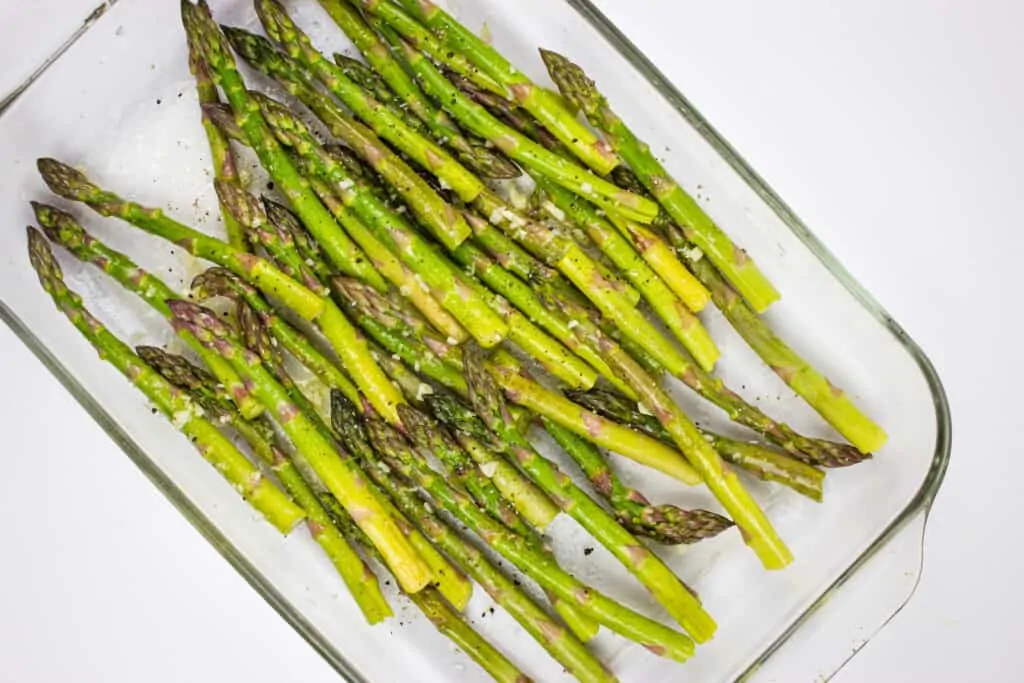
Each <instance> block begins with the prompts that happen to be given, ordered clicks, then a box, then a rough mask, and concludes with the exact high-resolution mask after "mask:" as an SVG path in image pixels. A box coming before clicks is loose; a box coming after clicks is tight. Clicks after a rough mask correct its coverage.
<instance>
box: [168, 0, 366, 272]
mask: <svg viewBox="0 0 1024 683" xmlns="http://www.w3.org/2000/svg"><path fill="white" fill-rule="evenodd" d="M181 7H182V18H183V21H184V23H185V28H186V32H187V33H188V34H189V35H191V39H192V40H193V41H194V43H195V44H196V45H197V46H199V47H200V48H201V50H202V54H203V57H204V58H205V60H206V63H207V64H208V65H209V67H210V72H211V75H212V76H213V80H214V82H215V83H216V84H217V85H219V86H220V88H221V90H223V92H224V96H225V97H226V98H227V101H228V104H230V105H231V109H232V110H233V111H234V112H235V115H236V117H237V122H238V127H239V128H241V129H242V131H243V132H244V133H245V136H246V138H247V139H248V140H249V144H250V145H251V146H252V148H253V150H254V151H255V152H256V155H257V156H258V157H259V159H260V163H261V164H262V165H263V167H264V168H265V169H267V172H268V173H269V174H270V176H271V178H273V180H274V182H275V183H276V184H277V186H278V187H280V188H281V191H282V192H283V193H284V194H285V195H287V196H288V201H289V202H290V203H291V205H292V206H293V207H294V209H295V211H296V213H298V214H299V217H300V218H302V222H303V223H304V224H305V225H306V227H307V228H309V231H310V232H312V233H313V235H314V236H315V237H316V238H317V241H319V242H320V244H321V245H322V246H323V248H324V251H325V252H326V253H327V255H328V257H329V258H330V259H331V262H332V263H334V265H335V266H337V268H338V269H339V270H341V271H342V272H344V273H346V274H348V275H351V276H353V277H359V278H362V279H365V280H366V281H367V282H370V283H372V284H373V285H374V286H375V287H378V288H382V289H383V288H384V287H385V284H384V280H383V279H382V278H381V276H380V275H379V274H378V273H377V272H376V271H375V270H374V269H373V267H372V266H371V265H370V263H369V261H367V259H366V256H365V254H363V253H362V251H361V250H360V249H359V248H358V247H357V246H356V245H355V244H353V242H352V240H350V239H349V238H348V236H347V235H345V233H344V232H343V231H342V230H340V229H339V228H338V225H337V224H336V223H335V222H334V218H332V217H331V215H330V214H329V213H328V212H327V210H326V209H324V207H323V205H322V204H320V202H319V200H317V198H316V195H314V194H313V193H312V192H311V191H310V189H309V188H308V187H306V186H305V184H304V183H303V182H302V178H301V177H300V176H299V174H298V171H296V170H295V167H294V166H292V164H291V162H289V161H288V158H287V156H286V155H285V154H284V151H283V150H282V149H281V148H280V146H279V145H278V144H277V141H276V139H275V138H274V136H273V135H272V134H271V133H270V131H269V130H268V128H267V125H266V122H264V121H263V118H262V116H260V112H259V107H258V106H257V104H256V103H255V102H254V101H253V99H252V98H251V97H250V96H249V94H248V91H247V90H246V88H245V83H244V81H243V80H242V77H241V75H240V74H239V73H238V70H237V69H236V67H235V60H234V57H232V56H231V53H230V51H229V50H228V48H227V45H226V41H225V39H224V35H223V34H222V33H221V32H220V29H219V28H218V27H217V24H216V23H214V22H213V20H212V18H211V17H210V16H209V13H208V10H206V11H204V10H203V8H205V1H204V2H201V3H200V4H199V5H198V6H196V5H191V4H189V3H187V2H185V3H182V6H181Z"/></svg>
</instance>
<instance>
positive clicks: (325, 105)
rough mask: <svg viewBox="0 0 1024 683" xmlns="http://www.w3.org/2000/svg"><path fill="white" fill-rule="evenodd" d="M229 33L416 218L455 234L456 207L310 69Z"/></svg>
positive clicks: (265, 44) (258, 40)
mask: <svg viewBox="0 0 1024 683" xmlns="http://www.w3.org/2000/svg"><path fill="white" fill-rule="evenodd" d="M224 31H225V33H226V35H227V36H228V40H230V41H231V45H232V47H233V48H234V49H235V51H236V52H238V54H239V55H240V56H241V57H242V58H243V59H244V60H245V61H246V62H248V63H249V65H250V66H252V67H253V68H255V69H257V70H259V71H261V72H262V73H264V74H266V75H267V76H270V77H271V78H273V79H274V80H275V81H277V82H278V83H279V84H280V85H281V86H282V87H283V88H284V89H285V90H287V91H288V92H289V93H290V94H291V95H293V96H294V97H296V98H297V99H298V100H299V101H301V102H302V103H303V104H305V105H306V106H307V107H309V108H310V109H311V110H312V111H313V113H315V114H316V116H317V118H319V119H320V120H321V121H322V122H323V123H324V125H325V126H327V128H328V129H329V130H330V132H331V135H333V136H334V137H336V138H338V139H339V140H341V141H343V142H344V143H345V144H347V145H348V146H349V147H350V148H351V149H352V150H353V151H354V152H355V153H356V154H358V155H359V156H360V157H361V158H362V159H363V160H364V161H365V162H366V163H367V164H369V165H370V166H371V167H372V168H373V169H374V170H375V171H377V172H378V173H380V174H381V176H382V177H384V178H385V179H386V180H387V182H388V183H389V185H390V186H391V187H393V188H395V190H396V191H398V193H399V194H401V195H402V198H403V199H405V201H406V202H407V203H408V204H409V207H410V208H412V210H413V212H414V213H415V214H416V217H417V218H418V219H419V220H420V222H422V223H423V224H424V225H426V226H428V228H429V229H430V230H431V232H433V233H434V234H439V235H444V234H448V233H450V232H451V231H452V227H451V226H452V225H453V222H454V218H453V217H452V216H451V215H450V214H451V207H449V206H448V204H447V203H445V202H444V200H442V199H441V198H440V197H439V196H438V195H437V193H436V192H434V191H433V189H431V187H430V185H429V184H428V183H427V182H426V181H424V180H423V178H421V177H420V176H419V175H418V174H417V173H416V172H415V171H413V170H412V168H410V167H409V166H408V164H406V163H405V162H404V161H403V160H402V159H401V158H400V157H399V156H398V155H397V154H395V153H394V152H392V151H391V149H390V148H389V147H388V146H387V145H385V144H384V143H383V142H381V140H380V139H379V138H378V137H377V136H376V135H374V133H373V131H371V130H370V129H369V128H367V127H365V126H364V125H362V124H361V123H359V122H357V121H355V120H353V119H352V118H351V117H349V116H348V115H347V114H345V113H344V111H343V110H342V109H341V107H340V106H339V105H338V104H337V103H336V102H335V101H334V100H333V99H331V98H330V97H329V96H328V95H326V94H324V93H323V92H321V91H320V90H319V89H318V87H317V85H316V83H315V81H314V80H313V77H312V76H311V75H310V74H309V72H308V71H307V70H306V69H305V67H304V66H302V65H301V64H299V63H298V62H297V61H296V60H294V59H292V58H290V57H289V56H288V55H285V54H284V53H282V52H279V51H278V50H277V48H275V47H274V45H273V44H272V43H271V42H270V41H269V40H267V39H266V38H264V37H262V36H258V35H255V34H252V33H249V32H248V31H244V30H242V29H239V28H231V27H225V28H224ZM454 236H456V235H455V234H453V237H454Z"/></svg>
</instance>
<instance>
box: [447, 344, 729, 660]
mask: <svg viewBox="0 0 1024 683" xmlns="http://www.w3.org/2000/svg"><path fill="white" fill-rule="evenodd" d="M480 354H481V352H480V351H479V350H477V349H475V348H474V349H469V350H467V351H466V352H464V354H463V356H464V358H465V374H466V381H467V382H468V383H469V395H470V400H471V402H472V403H473V408H474V410H475V411H476V413H477V414H478V415H479V416H480V418H481V419H482V420H483V422H484V423H485V424H486V425H487V427H488V428H489V429H490V430H491V431H492V432H494V433H495V434H496V435H497V436H498V437H499V438H501V439H502V440H504V441H506V442H508V444H509V446H510V448H511V450H512V453H513V454H514V457H515V462H516V463H517V464H518V465H519V467H520V469H522V470H523V471H524V472H526V473H527V474H529V475H530V478H531V479H533V481H534V482H535V483H536V484H537V485H538V486H540V487H541V488H542V489H543V490H544V491H545V492H546V493H547V494H548V495H549V496H551V498H552V500H554V501H555V503H556V504H557V505H558V506H559V507H560V508H562V510H563V511H564V512H565V513H566V514H568V515H570V516H571V517H572V518H573V519H575V520H576V521H577V522H578V523H579V524H580V526H582V527H583V528H584V529H586V530H587V531H588V532H589V533H590V534H591V535H592V536H593V537H594V538H596V539H597V540H598V541H600V542H601V544H602V545H604V546H605V547H606V548H608V550H609V551H610V552H611V553H612V554H613V555H614V556H615V557H616V558H617V559H618V560H619V561H620V562H621V563H622V564H623V565H624V566H625V567H626V568H627V569H628V570H629V571H630V572H631V573H632V574H633V575H634V576H636V578H637V579H638V580H639V581H640V583H642V584H643V585H644V587H645V588H647V590H648V591H650V593H651V595H653V596H654V598H655V599H656V600H658V602H659V603H660V604H661V605H662V606H663V607H665V609H666V610H667V611H668V613H669V614H670V615H672V618H673V619H675V620H676V621H677V622H678V623H679V624H680V625H681V626H682V627H683V628H685V629H686V631H687V632H688V633H689V634H690V635H691V636H692V637H693V638H694V640H696V641H697V642H701V643H703V642H705V641H707V640H709V639H710V638H711V637H712V636H713V635H714V632H715V629H716V625H715V622H714V620H713V619H712V618H711V616H710V615H708V613H707V612H705V611H704V609H703V608H702V607H701V605H700V602H699V601H698V600H697V599H696V597H694V595H693V594H692V593H690V592H689V591H688V590H687V589H686V587H685V586H684V585H683V583H682V582H681V581H680V580H679V579H678V577H676V575H675V574H673V573H672V571H671V570H670V569H669V568H668V567H667V566H666V565H665V563H664V562H662V561H661V559H660V558H658V556H657V555H654V554H653V553H651V552H650V551H649V550H647V549H646V548H645V547H644V546H643V545H642V544H641V543H640V542H639V541H638V540H637V539H636V537H635V536H633V535H632V534H631V533H629V532H628V531H626V530H625V529H624V528H622V526H621V525H620V524H619V523H618V522H617V521H615V518H614V517H612V516H611V515H610V514H608V513H607V512H606V511H605V510H604V508H602V507H601V506H600V505H598V504H597V503H596V502H594V501H593V500H592V499H591V498H590V497H589V496H588V495H587V494H586V493H585V492H584V491H583V490H582V489H580V488H579V487H578V486H576V484H574V483H573V481H572V480H571V479H570V478H569V477H567V476H566V475H565V474H564V473H562V472H561V471H560V470H559V469H558V466H557V465H555V464H554V463H552V462H551V461H550V460H548V459H546V458H544V457H543V456H542V455H541V454H540V453H538V452H537V451H536V449H534V448H533V446H532V445H531V444H530V442H529V441H528V440H527V439H526V438H525V437H524V436H523V435H522V434H521V433H520V432H519V431H518V429H516V426H515V423H514V422H513V420H512V416H511V413H510V412H509V411H508V406H507V405H506V403H505V399H504V396H503V395H502V389H501V387H500V386H499V383H498V381H497V379H496V377H495V375H493V374H491V371H490V369H488V367H485V361H484V359H483V358H482V357H481V355H480ZM595 616H596V615H595Z"/></svg>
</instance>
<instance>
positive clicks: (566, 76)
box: [540, 48, 600, 111]
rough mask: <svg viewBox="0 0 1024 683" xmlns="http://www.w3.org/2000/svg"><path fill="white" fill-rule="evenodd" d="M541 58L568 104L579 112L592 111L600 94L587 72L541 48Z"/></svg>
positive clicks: (554, 53) (560, 56)
mask: <svg viewBox="0 0 1024 683" xmlns="http://www.w3.org/2000/svg"><path fill="white" fill-rule="evenodd" d="M540 57H541V59H542V60H543V61H544V66H545V67H547V70H548V73H549V74H550V75H551V80H553V81H554V82H555V85H557V86H558V89H559V91H561V93H562V95H563V97H564V98H565V100H566V102H567V103H568V104H569V105H570V106H571V107H572V108H573V109H575V110H577V111H578V110H580V109H583V110H585V111H592V110H593V109H594V105H595V104H596V103H597V102H598V101H599V99H600V94H599V93H598V91H597V86H596V85H595V83H594V81H593V80H591V79H590V77H589V76H587V74H586V72H584V71H583V69H581V68H580V67H579V66H578V65H577V64H575V63H574V62H572V61H570V60H569V59H567V58H566V57H563V56H562V55H560V54H558V53H557V52H553V51H551V50H545V49H544V48H541V50H540Z"/></svg>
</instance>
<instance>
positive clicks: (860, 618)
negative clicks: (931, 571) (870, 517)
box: [742, 506, 929, 683]
mask: <svg viewBox="0 0 1024 683" xmlns="http://www.w3.org/2000/svg"><path fill="white" fill-rule="evenodd" d="M928 510H929V508H928V507H927V506H926V507H924V508H922V509H921V510H919V511H918V512H917V514H916V515H914V516H913V517H912V518H911V519H909V520H908V521H907V522H906V523H905V524H904V525H903V527H902V528H901V529H899V530H898V531H896V533H895V534H894V535H893V537H892V538H891V539H890V540H889V542H888V543H886V544H884V545H883V546H882V547H881V548H879V550H878V551H877V552H876V553H874V554H873V555H871V556H870V557H868V558H866V559H864V560H863V561H862V562H861V563H860V566H859V567H857V566H856V565H855V566H854V567H852V568H851V570H850V571H849V572H848V575H847V578H846V580H845V581H844V582H842V583H841V585H839V586H838V587H836V588H834V589H833V590H832V591H831V592H830V593H829V594H827V595H825V596H823V597H822V598H821V600H820V601H819V603H818V604H817V606H816V607H815V609H813V610H812V611H811V612H810V614H809V615H808V616H807V618H806V619H804V620H802V623H799V624H796V625H794V627H793V629H792V630H793V633H792V634H791V635H790V637H789V638H788V639H787V640H785V641H784V642H782V644H781V645H780V646H779V648H778V650H776V651H775V652H774V653H773V654H771V655H770V656H769V657H767V659H766V660H765V661H763V663H762V664H761V665H759V666H756V667H754V668H752V669H751V670H750V671H748V672H747V674H746V675H745V676H744V677H743V679H742V680H744V681H747V682H749V683H758V682H759V681H814V682H815V683H818V682H822V681H827V680H829V679H830V678H832V676H834V675H835V674H836V673H838V671H839V670H840V669H842V668H843V666H845V665H846V663H847V662H849V661H850V660H851V659H853V657H854V656H855V655H856V654H857V653H858V652H860V650H861V648H863V647H864V646H865V645H866V644H867V643H868V642H869V641H870V640H871V639H872V638H873V637H874V636H875V635H877V634H878V633H879V632H880V631H881V630H882V629H883V628H884V627H885V626H886V625H887V624H888V623H889V622H890V621H891V620H892V619H893V617H895V616H896V615H897V614H898V613H899V612H900V611H901V610H902V609H903V607H904V606H905V605H906V604H907V602H908V601H909V600H910V598H911V597H912V596H913V595H914V592H915V590H916V589H917V585H918V582H919V581H920V578H921V570H922V566H923V561H924V532H925V528H926V526H927V521H928Z"/></svg>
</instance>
